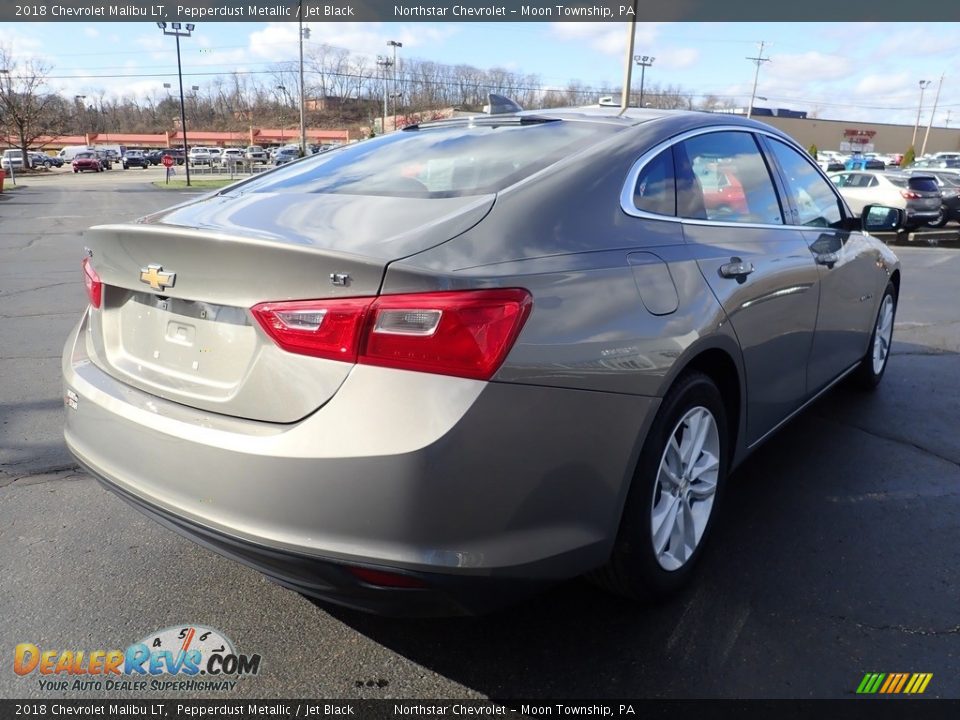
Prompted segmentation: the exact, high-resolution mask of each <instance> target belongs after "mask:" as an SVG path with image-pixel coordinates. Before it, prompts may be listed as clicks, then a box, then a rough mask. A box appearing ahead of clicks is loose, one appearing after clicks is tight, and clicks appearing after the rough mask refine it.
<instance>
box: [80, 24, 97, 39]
mask: <svg viewBox="0 0 960 720" xmlns="http://www.w3.org/2000/svg"><path fill="white" fill-rule="evenodd" d="M83 34H84V35H86V36H87V37H88V38H98V37H100V31H99V30H97V29H96V28H95V27H93V26H92V25H87V26H86V27H84V28H83Z"/></svg>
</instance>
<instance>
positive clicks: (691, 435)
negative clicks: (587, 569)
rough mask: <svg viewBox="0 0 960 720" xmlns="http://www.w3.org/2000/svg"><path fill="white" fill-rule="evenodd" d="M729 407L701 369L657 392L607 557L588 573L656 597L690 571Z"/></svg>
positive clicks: (716, 485)
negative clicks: (658, 399)
mask: <svg viewBox="0 0 960 720" xmlns="http://www.w3.org/2000/svg"><path fill="white" fill-rule="evenodd" d="M728 439H729V435H728V431H727V414H726V409H725V408H724V405H723V399H722V397H721V395H720V391H719V390H718V389H717V386H716V384H715V383H714V382H713V381H712V380H711V379H710V378H709V377H707V376H706V375H703V374H702V373H689V374H687V375H684V376H683V377H681V378H680V380H678V381H677V383H676V384H675V385H674V387H673V388H671V390H670V392H669V393H667V396H666V397H665V398H664V400H663V404H662V405H661V406H660V410H659V412H658V413H657V417H656V420H655V421H654V424H653V427H652V428H651V429H650V433H649V435H648V436H647V440H646V442H645V443H644V446H643V451H642V452H641V454H640V461H639V463H638V464H637V470H636V473H635V475H634V478H633V483H632V485H631V487H630V492H629V494H628V495H627V501H626V505H625V506H624V511H623V517H622V519H621V521H620V529H619V532H618V533H617V540H616V544H615V545H614V549H613V554H612V555H611V558H610V561H609V562H608V563H607V565H606V566H605V567H604V568H602V569H601V570H599V571H597V573H595V575H594V579H595V580H596V581H597V582H599V583H600V584H601V585H603V586H604V587H606V588H607V589H608V590H611V591H612V592H614V593H616V594H618V595H623V596H625V597H628V598H631V599H637V600H644V599H660V598H663V597H666V596H668V595H670V594H672V593H673V592H675V591H677V590H678V589H680V588H681V587H682V586H683V585H684V584H685V583H686V582H687V581H688V580H689V578H690V576H691V574H692V572H693V567H694V565H695V564H696V561H697V559H698V558H699V557H700V554H701V552H702V549H703V545H704V542H705V541H706V538H707V536H708V534H709V531H710V527H711V525H712V521H713V517H714V515H715V514H716V513H715V510H716V507H717V501H718V499H719V492H720V490H721V488H722V485H723V481H724V478H725V477H726V473H727V467H728V465H729V458H728V453H729V442H728Z"/></svg>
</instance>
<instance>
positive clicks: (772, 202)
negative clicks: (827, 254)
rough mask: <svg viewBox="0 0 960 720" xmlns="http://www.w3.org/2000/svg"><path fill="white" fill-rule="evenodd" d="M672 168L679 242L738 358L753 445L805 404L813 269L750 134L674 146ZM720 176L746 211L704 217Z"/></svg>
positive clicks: (711, 210) (714, 211)
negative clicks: (687, 247) (709, 188)
mask: <svg viewBox="0 0 960 720" xmlns="http://www.w3.org/2000/svg"><path fill="white" fill-rule="evenodd" d="M674 159H675V165H676V173H677V197H678V202H677V214H678V215H679V216H681V217H683V218H684V222H683V231H684V237H685V239H686V241H687V242H688V243H690V244H691V246H692V248H693V252H694V255H695V256H696V258H697V262H698V264H699V266H700V270H701V272H702V273H703V276H704V278H706V280H707V282H708V283H709V285H710V287H711V289H712V290H713V292H714V294H715V295H716V297H717V299H718V300H719V301H720V303H721V304H722V305H723V308H724V310H725V311H726V314H727V316H728V317H729V319H730V322H731V324H732V325H733V329H734V331H735V332H736V334H737V338H738V340H739V342H740V346H741V348H742V351H743V362H744V368H745V371H746V385H747V443H748V444H752V443H754V442H756V441H757V440H759V439H760V438H761V437H762V436H763V435H765V434H766V433H767V432H769V431H770V430H771V429H772V428H773V427H774V426H776V425H777V423H779V422H780V421H782V420H783V419H784V418H786V417H787V416H788V415H789V414H790V413H791V412H793V411H794V410H796V409H797V408H798V407H799V406H800V405H801V404H802V403H803V401H804V400H805V399H806V396H807V380H806V364H807V360H808V358H809V356H810V350H811V346H812V343H813V332H814V327H815V325H816V318H817V302H818V293H819V286H818V275H817V268H816V265H815V264H814V262H813V258H812V257H811V256H810V251H809V250H808V248H807V243H806V239H805V238H804V235H803V232H802V231H801V230H800V229H799V228H795V227H790V226H789V225H787V224H786V223H785V216H784V211H783V208H782V207H781V204H780V201H779V197H778V195H777V191H776V189H775V183H774V180H773V177H772V175H771V173H770V169H769V167H768V166H767V163H766V161H765V159H764V157H763V155H762V153H761V152H760V148H759V146H758V145H757V141H756V138H755V137H754V135H753V134H752V133H750V132H745V131H723V132H711V133H706V134H701V135H697V136H694V137H691V138H688V139H686V140H684V141H682V142H680V143H678V144H677V145H676V146H674ZM718 171H722V172H723V174H724V176H725V177H726V178H728V180H729V182H730V184H731V185H734V186H738V187H739V188H740V189H741V192H742V198H743V200H742V203H739V202H738V203H736V204H728V205H713V206H712V207H707V203H705V201H704V189H703V182H704V181H706V182H708V183H709V179H710V177H711V176H715V173H716V172H718ZM701 178H704V180H703V181H702V180H701Z"/></svg>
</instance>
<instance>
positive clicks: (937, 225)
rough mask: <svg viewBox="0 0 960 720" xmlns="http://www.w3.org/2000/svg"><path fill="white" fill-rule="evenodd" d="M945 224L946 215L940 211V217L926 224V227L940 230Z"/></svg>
mask: <svg viewBox="0 0 960 720" xmlns="http://www.w3.org/2000/svg"><path fill="white" fill-rule="evenodd" d="M946 224H947V214H946V213H945V212H942V211H941V212H940V217H938V218H937V219H936V220H934V221H932V222H928V223H927V227H932V228H942V227H943V226H944V225H946Z"/></svg>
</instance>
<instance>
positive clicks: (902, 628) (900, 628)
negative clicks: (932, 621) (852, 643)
mask: <svg viewBox="0 0 960 720" xmlns="http://www.w3.org/2000/svg"><path fill="white" fill-rule="evenodd" d="M840 619H841V620H843V619H845V618H840ZM854 625H856V626H857V627H858V628H860V629H861V630H876V631H878V632H885V631H888V630H895V631H897V632H901V633H904V634H906V635H922V636H928V637H940V636H944V635H960V625H954V626H953V627H952V628H945V629H943V630H936V629H934V630H930V629H926V628H913V627H908V626H907V625H867V624H866V623H858V622H854Z"/></svg>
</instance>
